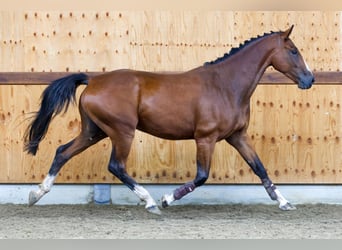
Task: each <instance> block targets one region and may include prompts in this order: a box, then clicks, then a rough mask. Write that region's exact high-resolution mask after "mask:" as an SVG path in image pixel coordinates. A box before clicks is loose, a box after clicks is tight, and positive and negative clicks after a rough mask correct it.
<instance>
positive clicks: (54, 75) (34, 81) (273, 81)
mask: <svg viewBox="0 0 342 250" xmlns="http://www.w3.org/2000/svg"><path fill="white" fill-rule="evenodd" d="M101 73H103V72H87V74H88V75H90V76H95V75H98V74H101ZM69 74H72V73H71V72H0V85H47V84H49V83H50V82H51V81H53V80H55V79H58V78H60V77H63V76H66V75H69ZM314 75H315V84H317V85H342V72H340V71H329V72H324V71H320V72H314ZM260 84H263V85H278V84H294V83H293V82H292V81H291V80H290V79H289V78H287V77H286V76H284V75H283V74H281V73H279V72H268V73H265V74H264V75H263V77H262V78H261V80H260Z"/></svg>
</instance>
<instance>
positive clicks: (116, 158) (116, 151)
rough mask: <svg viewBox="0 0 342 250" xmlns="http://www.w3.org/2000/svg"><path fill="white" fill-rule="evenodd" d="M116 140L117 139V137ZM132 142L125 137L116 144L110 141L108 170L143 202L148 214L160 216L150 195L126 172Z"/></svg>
mask: <svg viewBox="0 0 342 250" xmlns="http://www.w3.org/2000/svg"><path fill="white" fill-rule="evenodd" d="M116 138H117V139H118V137H116ZM132 140H133V137H132V138H129V139H128V138H127V137H121V139H119V140H118V143H117V144H116V143H115V142H114V140H112V144H113V150H112V154H111V157H110V161H109V165H108V170H109V172H111V173H112V174H113V175H114V176H116V177H117V178H118V179H119V180H120V181H121V182H122V183H123V184H125V185H126V186H127V187H128V188H129V189H131V190H132V191H133V192H134V193H135V194H136V195H137V196H138V198H139V199H140V200H142V201H144V202H145V208H146V210H147V211H148V212H150V213H153V214H157V215H160V214H161V212H160V210H159V208H158V206H157V203H156V202H155V201H154V199H153V198H152V196H151V195H150V193H149V192H148V191H147V190H146V189H145V188H144V187H143V186H141V185H139V184H138V183H137V182H136V181H135V180H134V179H133V178H132V177H131V176H129V175H128V173H127V172H126V161H127V157H128V153H129V150H130V146H131V143H132Z"/></svg>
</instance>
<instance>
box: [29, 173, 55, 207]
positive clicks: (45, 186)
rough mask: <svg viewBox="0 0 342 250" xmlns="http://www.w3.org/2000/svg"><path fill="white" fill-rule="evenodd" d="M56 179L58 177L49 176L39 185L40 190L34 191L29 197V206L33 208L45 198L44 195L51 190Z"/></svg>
mask: <svg viewBox="0 0 342 250" xmlns="http://www.w3.org/2000/svg"><path fill="white" fill-rule="evenodd" d="M55 179H56V176H51V175H47V176H46V177H45V179H44V181H43V182H42V183H41V184H39V189H38V190H32V191H31V192H30V195H29V205H30V206H32V205H33V204H35V203H36V202H38V201H39V200H40V198H42V197H43V195H44V194H46V193H47V192H49V191H50V190H51V187H52V185H53V183H54V181H55Z"/></svg>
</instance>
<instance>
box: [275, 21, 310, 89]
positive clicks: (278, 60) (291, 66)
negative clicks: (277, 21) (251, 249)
mask: <svg viewBox="0 0 342 250" xmlns="http://www.w3.org/2000/svg"><path fill="white" fill-rule="evenodd" d="M292 29H293V25H292V26H291V27H290V28H289V29H288V30H286V31H284V32H280V33H279V34H280V38H279V39H280V41H279V43H278V44H279V46H278V47H277V48H276V49H275V50H274V53H273V55H272V58H271V65H272V66H273V67H274V68H275V69H276V70H278V71H280V72H281V73H283V74H284V75H286V76H287V77H288V78H290V79H291V80H293V81H294V82H296V83H297V84H298V87H299V88H300V89H309V88H311V86H312V84H313V83H314V81H315V78H314V75H313V73H312V71H311V70H310V69H309V66H308V65H307V64H306V62H305V61H304V59H303V57H302V55H301V54H300V52H299V50H298V49H297V47H296V46H295V44H294V43H293V42H292V40H291V39H290V38H289V37H290V35H291V32H292Z"/></svg>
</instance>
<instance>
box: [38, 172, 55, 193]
mask: <svg viewBox="0 0 342 250" xmlns="http://www.w3.org/2000/svg"><path fill="white" fill-rule="evenodd" d="M55 179H56V176H52V175H49V174H48V175H47V176H46V177H45V179H44V181H43V182H42V184H40V185H39V188H40V189H41V190H42V191H44V192H45V193H47V192H49V191H50V190H51V187H52V185H53V183H54V182H55Z"/></svg>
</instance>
